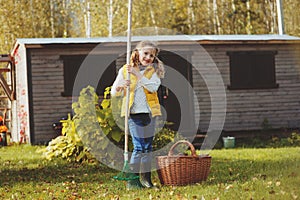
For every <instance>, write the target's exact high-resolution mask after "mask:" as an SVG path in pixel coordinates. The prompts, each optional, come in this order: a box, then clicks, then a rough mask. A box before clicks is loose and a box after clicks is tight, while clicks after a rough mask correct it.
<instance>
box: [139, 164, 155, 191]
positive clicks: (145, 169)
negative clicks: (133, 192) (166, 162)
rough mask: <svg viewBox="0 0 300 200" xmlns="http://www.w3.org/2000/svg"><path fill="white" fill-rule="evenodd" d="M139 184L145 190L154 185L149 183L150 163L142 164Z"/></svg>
mask: <svg viewBox="0 0 300 200" xmlns="http://www.w3.org/2000/svg"><path fill="white" fill-rule="evenodd" d="M140 182H141V184H142V186H144V187H145V188H153V187H154V185H153V183H152V181H151V163H142V165H141V173H140Z"/></svg>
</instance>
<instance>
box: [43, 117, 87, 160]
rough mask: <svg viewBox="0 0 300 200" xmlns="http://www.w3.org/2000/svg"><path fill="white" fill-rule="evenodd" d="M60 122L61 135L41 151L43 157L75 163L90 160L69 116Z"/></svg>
mask: <svg viewBox="0 0 300 200" xmlns="http://www.w3.org/2000/svg"><path fill="white" fill-rule="evenodd" d="M61 122H62V125H63V128H62V135H60V136H58V137H56V138H55V139H53V140H51V141H50V142H49V144H48V146H47V147H46V148H45V149H43V150H42V152H43V155H44V156H45V157H46V158H47V159H49V160H51V159H52V158H54V157H62V158H65V159H67V160H68V161H77V162H79V161H82V160H88V159H89V158H91V157H92V156H91V155H90V154H89V152H88V150H87V148H86V147H84V145H83V143H82V141H81V139H80V137H79V135H78V133H77V132H76V129H75V125H74V121H73V120H72V119H71V116H70V114H69V115H68V119H67V120H61Z"/></svg>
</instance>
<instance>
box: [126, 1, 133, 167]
mask: <svg viewBox="0 0 300 200" xmlns="http://www.w3.org/2000/svg"><path fill="white" fill-rule="evenodd" d="M131 8H132V0H129V1H128V22H127V54H126V64H127V65H129V64H130V51H131V10H132V9H131ZM127 80H130V74H129V73H128V70H127ZM129 95H130V86H128V87H127V88H126V107H125V142H124V143H125V144H124V155H125V158H124V160H125V161H128V160H129V159H128V135H129V130H128V129H129V128H128V117H129Z"/></svg>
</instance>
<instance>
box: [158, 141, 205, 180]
mask: <svg viewBox="0 0 300 200" xmlns="http://www.w3.org/2000/svg"><path fill="white" fill-rule="evenodd" d="M182 143H183V144H187V145H188V146H189V147H190V150H191V152H192V155H191V156H182V155H173V150H174V148H175V147H176V146H177V145H179V144H182ZM156 161H157V167H158V171H157V172H158V176H159V179H160V182H161V184H162V185H189V184H193V183H198V182H201V181H205V180H206V179H207V176H208V174H209V171H210V166H211V156H208V155H205V156H197V154H196V151H195V148H194V146H193V145H192V144H191V143H190V142H188V141H185V140H180V141H178V142H177V143H175V144H174V145H173V146H172V147H171V149H170V150H169V153H168V156H158V157H157V158H156Z"/></svg>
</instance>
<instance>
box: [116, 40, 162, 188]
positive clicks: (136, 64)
mask: <svg viewBox="0 0 300 200" xmlns="http://www.w3.org/2000/svg"><path fill="white" fill-rule="evenodd" d="M158 52H159V49H158V48H157V46H156V45H155V44H154V43H153V42H150V41H142V42H140V43H138V44H137V46H136V48H135V49H134V51H133V52H132V54H131V57H130V65H124V66H123V67H122V68H121V69H120V70H119V73H118V75H117V78H116V80H115V81H114V84H113V86H112V88H111V94H112V96H116V95H124V98H123V103H122V110H121V115H122V116H125V107H126V105H125V102H126V99H125V98H126V97H125V96H126V95H125V91H126V87H129V88H130V95H129V96H130V98H129V118H128V128H129V131H130V135H131V137H132V142H133V146H134V148H133V152H132V155H131V159H130V168H131V170H132V171H133V172H134V173H136V174H138V173H140V180H138V181H137V180H132V181H128V184H127V185H128V187H129V188H132V187H147V188H150V187H153V184H152V181H151V152H152V141H153V137H154V132H155V121H156V117H157V116H160V115H161V110H160V104H159V100H158V96H157V90H158V88H159V86H160V84H161V80H160V79H161V78H163V77H164V72H165V71H164V66H163V63H162V62H161V61H160V60H159V59H158V58H157V55H158ZM127 72H128V73H129V74H130V80H126V74H127Z"/></svg>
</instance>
